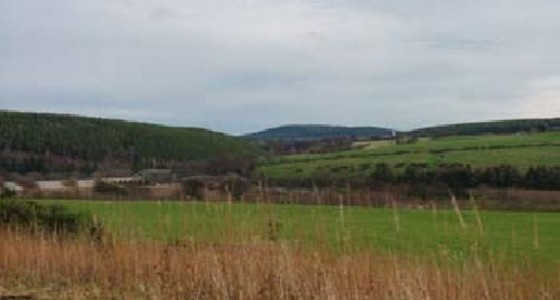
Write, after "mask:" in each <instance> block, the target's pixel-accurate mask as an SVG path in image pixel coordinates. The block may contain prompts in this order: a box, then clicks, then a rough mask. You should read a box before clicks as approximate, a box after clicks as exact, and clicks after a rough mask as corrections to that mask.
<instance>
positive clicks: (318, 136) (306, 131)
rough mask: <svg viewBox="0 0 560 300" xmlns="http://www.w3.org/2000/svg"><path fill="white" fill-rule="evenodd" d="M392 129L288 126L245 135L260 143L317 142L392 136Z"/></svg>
mask: <svg viewBox="0 0 560 300" xmlns="http://www.w3.org/2000/svg"><path fill="white" fill-rule="evenodd" d="M392 133H393V130H392V129H389V128H380V127H345V126H333V125H286V126H280V127H276V128H270V129H267V130H264V131H260V132H256V133H251V134H247V135H245V137H246V138H249V139H252V140H259V141H277V140H287V141H293V140H295V141H316V140H322V139H333V138H347V137H354V138H371V137H386V136H391V135H392Z"/></svg>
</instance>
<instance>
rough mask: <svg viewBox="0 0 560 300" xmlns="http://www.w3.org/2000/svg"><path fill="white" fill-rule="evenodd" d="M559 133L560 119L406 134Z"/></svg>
mask: <svg viewBox="0 0 560 300" xmlns="http://www.w3.org/2000/svg"><path fill="white" fill-rule="evenodd" d="M547 131H560V118H554V119H518V120H502V121H489V122H476V123H460V124H450V125H441V126H434V127H426V128H420V129H416V130H413V131H411V132H408V133H407V134H411V135H415V136H425V137H443V136H459V135H481V134H507V133H518V132H547Z"/></svg>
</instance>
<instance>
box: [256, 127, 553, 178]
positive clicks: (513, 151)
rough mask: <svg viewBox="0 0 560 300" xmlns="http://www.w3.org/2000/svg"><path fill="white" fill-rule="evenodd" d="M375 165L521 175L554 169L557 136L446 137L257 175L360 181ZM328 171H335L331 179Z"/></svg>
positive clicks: (270, 168) (286, 159) (294, 158)
mask: <svg viewBox="0 0 560 300" xmlns="http://www.w3.org/2000/svg"><path fill="white" fill-rule="evenodd" d="M376 163H388V164H390V165H393V166H397V165H399V164H407V163H408V164H410V163H426V164H428V165H429V166H436V165H438V164H443V163H461V164H470V165H471V166H473V167H487V166H495V165H500V164H510V165H514V166H517V167H519V168H521V169H523V168H527V167H529V166H536V165H545V166H560V133H558V132H551V133H539V134H528V135H487V136H460V137H447V138H442V139H437V140H425V139H424V140H419V141H418V142H415V143H412V144H401V145H390V144H388V145H385V146H379V147H373V148H366V149H361V150H348V151H341V152H336V153H329V154H308V155H288V156H282V157H275V158H271V159H267V160H263V161H261V164H260V166H259V168H258V169H257V173H258V174H261V175H264V176H266V177H268V178H311V177H314V176H318V175H321V174H325V173H327V172H330V174H332V175H334V176H342V177H348V176H356V177H360V176H364V175H366V173H367V172H369V171H371V170H368V168H366V167H365V166H367V165H369V164H376ZM333 169H339V170H338V171H337V172H336V173H332V170H333Z"/></svg>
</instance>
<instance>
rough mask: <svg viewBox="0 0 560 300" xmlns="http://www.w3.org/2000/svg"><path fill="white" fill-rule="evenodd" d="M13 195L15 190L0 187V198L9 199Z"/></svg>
mask: <svg viewBox="0 0 560 300" xmlns="http://www.w3.org/2000/svg"><path fill="white" fill-rule="evenodd" d="M15 195H16V192H14V191H13V190H11V189H7V188H4V187H0V199H9V198H12V197H14V196H15Z"/></svg>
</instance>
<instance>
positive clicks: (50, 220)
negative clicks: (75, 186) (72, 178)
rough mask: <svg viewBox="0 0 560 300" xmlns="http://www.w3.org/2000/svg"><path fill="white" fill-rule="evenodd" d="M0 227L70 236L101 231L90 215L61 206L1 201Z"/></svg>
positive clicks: (21, 201)
mask: <svg viewBox="0 0 560 300" xmlns="http://www.w3.org/2000/svg"><path fill="white" fill-rule="evenodd" d="M0 226H7V227H13V228H17V229H26V230H31V231H41V232H49V233H57V234H72V235H75V234H79V233H83V232H85V233H88V234H97V233H99V232H100V231H101V227H100V225H99V224H98V223H97V222H95V221H94V219H93V217H92V216H91V215H90V214H85V213H76V212H71V211H69V210H68V209H67V208H66V207H64V206H61V205H53V204H46V205H45V204H38V203H36V202H32V201H26V200H1V201H0Z"/></svg>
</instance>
